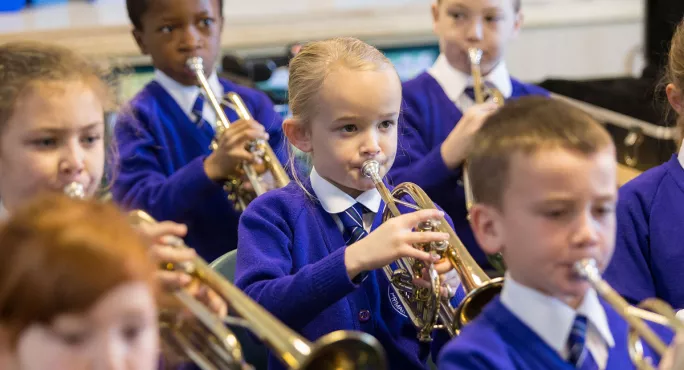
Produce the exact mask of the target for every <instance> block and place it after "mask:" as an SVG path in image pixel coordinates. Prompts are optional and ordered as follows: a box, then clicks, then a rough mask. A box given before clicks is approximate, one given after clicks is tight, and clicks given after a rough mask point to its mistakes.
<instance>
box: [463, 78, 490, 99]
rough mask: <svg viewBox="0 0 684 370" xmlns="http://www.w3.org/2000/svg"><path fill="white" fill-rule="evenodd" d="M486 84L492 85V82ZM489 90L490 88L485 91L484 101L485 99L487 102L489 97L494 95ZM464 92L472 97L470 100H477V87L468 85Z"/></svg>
mask: <svg viewBox="0 0 684 370" xmlns="http://www.w3.org/2000/svg"><path fill="white" fill-rule="evenodd" d="M485 84H486V85H487V86H490V84H488V83H485ZM488 91H489V90H485V93H484V101H485V102H487V101H489V98H491V97H492V96H491V95H490V94H489V92H488ZM463 93H465V94H466V95H468V97H469V98H470V100H472V101H473V102H474V101H475V88H474V87H472V86H468V87H466V89H465V90H464V91H463Z"/></svg>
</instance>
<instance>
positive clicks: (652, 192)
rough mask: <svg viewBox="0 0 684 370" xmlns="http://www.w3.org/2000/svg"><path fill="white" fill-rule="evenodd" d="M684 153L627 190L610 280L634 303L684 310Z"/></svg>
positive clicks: (607, 276)
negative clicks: (650, 300) (662, 303)
mask: <svg viewBox="0 0 684 370" xmlns="http://www.w3.org/2000/svg"><path fill="white" fill-rule="evenodd" d="M683 205H684V151H680V153H679V155H673V156H672V158H671V159H670V160H669V161H668V162H666V163H664V164H662V165H660V166H658V167H655V168H651V169H649V170H648V171H646V172H644V173H643V174H641V175H639V176H638V177H637V178H635V179H633V180H632V181H630V182H628V183H627V184H625V185H623V186H622V187H621V188H620V190H619V200H618V204H617V210H616V212H617V215H616V217H617V237H616V243H615V252H614V255H613V259H612V261H611V263H610V265H608V268H607V269H606V272H605V274H604V275H605V279H606V280H607V281H608V283H610V284H611V285H612V286H613V287H614V288H615V289H616V290H617V291H618V292H619V293H620V294H621V295H623V296H624V297H625V298H626V299H627V300H629V301H631V302H632V303H633V304H634V303H637V302H640V301H642V300H644V299H646V298H651V297H658V298H660V299H663V300H665V301H666V302H668V303H669V304H670V305H672V306H673V307H674V308H675V309H682V308H684V286H682V284H680V282H681V281H682V279H684V269H682V263H683V262H684V248H683V245H682V240H683V239H684V206H683Z"/></svg>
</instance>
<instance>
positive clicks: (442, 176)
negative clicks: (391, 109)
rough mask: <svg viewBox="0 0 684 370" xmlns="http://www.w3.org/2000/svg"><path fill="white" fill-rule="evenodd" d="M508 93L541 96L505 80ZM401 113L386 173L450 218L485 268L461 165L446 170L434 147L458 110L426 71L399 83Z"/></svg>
mask: <svg viewBox="0 0 684 370" xmlns="http://www.w3.org/2000/svg"><path fill="white" fill-rule="evenodd" d="M511 83H512V84H513V93H512V95H511V98H517V97H521V96H526V95H544V96H548V92H547V91H546V90H544V89H542V88H540V87H537V86H533V85H526V84H523V83H521V82H519V81H518V80H515V79H511ZM403 98H404V103H403V112H402V115H401V118H400V125H399V146H398V148H397V157H396V160H395V161H394V165H393V166H392V169H391V170H390V172H389V175H390V177H389V178H390V179H391V181H392V182H393V183H395V184H398V183H401V182H405V181H409V182H413V183H416V184H417V185H418V186H420V187H421V188H423V190H425V192H426V193H427V194H428V196H429V197H430V198H431V199H432V200H433V201H434V202H435V203H437V204H439V205H440V206H441V207H442V208H443V209H444V211H445V212H446V213H447V214H448V215H449V216H451V219H452V220H453V221H454V226H455V230H454V231H456V233H457V234H458V236H459V238H460V239H461V241H462V242H463V244H464V245H465V246H466V248H468V251H469V252H470V254H471V255H472V256H473V258H474V259H475V261H477V262H478V263H479V264H480V266H482V267H483V268H491V266H490V265H489V262H487V258H486V255H485V253H484V252H483V251H482V250H481V249H480V247H479V245H478V244H477V242H476V241H475V237H474V236H473V232H472V230H471V229H470V223H469V222H468V220H467V218H466V216H467V212H466V206H465V193H464V190H463V183H462V182H461V168H460V167H459V168H458V169H456V170H450V169H448V168H447V166H446V164H445V163H444V161H443V160H442V155H441V153H440V146H441V145H442V142H444V140H445V139H446V137H447V136H448V135H449V133H450V132H451V131H452V130H453V128H454V126H456V123H457V122H458V121H459V120H460V119H461V117H462V116H463V113H462V112H461V111H460V110H459V109H458V108H456V105H455V104H454V103H453V102H452V101H451V100H449V98H448V97H447V95H446V93H445V92H444V90H442V87H441V86H440V85H439V83H438V82H437V81H436V80H435V79H434V78H433V77H432V76H431V75H430V74H429V73H427V72H424V73H422V74H420V75H418V77H416V78H414V79H413V80H410V81H407V82H405V83H404V84H403Z"/></svg>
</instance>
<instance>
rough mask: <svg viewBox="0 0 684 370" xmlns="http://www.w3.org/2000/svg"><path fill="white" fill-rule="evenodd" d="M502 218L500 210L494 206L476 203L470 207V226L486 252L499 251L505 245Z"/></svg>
mask: <svg viewBox="0 0 684 370" xmlns="http://www.w3.org/2000/svg"><path fill="white" fill-rule="evenodd" d="M500 219H501V217H500V214H499V211H498V210H497V209H496V208H494V207H491V206H488V205H484V204H474V205H473V207H472V208H471V209H470V226H471V227H472V229H473V234H475V239H476V240H477V242H478V244H480V247H481V248H482V250H483V251H484V252H485V253H486V254H496V253H499V252H501V250H502V248H503V246H504V235H503V234H504V233H503V230H502V228H501V223H500Z"/></svg>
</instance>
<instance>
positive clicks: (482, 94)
mask: <svg viewBox="0 0 684 370" xmlns="http://www.w3.org/2000/svg"><path fill="white" fill-rule="evenodd" d="M468 58H469V59H470V74H471V75H472V76H473V91H474V93H475V103H476V104H482V103H484V102H485V101H486V99H485V98H486V96H487V95H489V96H492V97H493V100H494V103H496V104H497V105H498V106H503V105H504V103H505V100H506V99H505V98H504V96H503V94H502V93H501V91H499V90H498V89H497V88H495V87H492V86H488V85H487V84H485V83H484V80H483V79H482V70H481V69H480V62H481V61H482V50H480V49H477V48H469V49H468ZM463 189H464V191H465V198H466V210H467V211H468V212H470V208H472V206H473V203H474V202H475V196H474V195H473V189H472V187H471V186H470V177H469V176H468V162H467V161H465V162H463ZM468 218H470V215H468ZM487 259H488V260H489V263H490V264H491V265H492V267H494V268H495V269H496V270H497V271H499V272H501V273H504V272H505V271H506V264H505V262H504V259H503V255H501V253H497V254H494V255H489V256H487Z"/></svg>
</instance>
